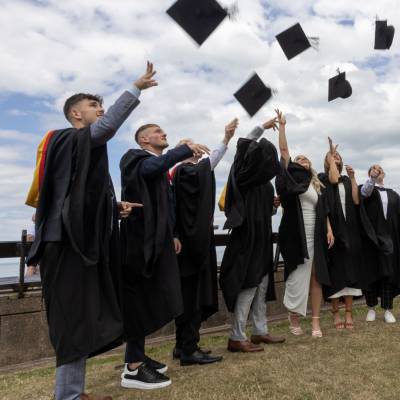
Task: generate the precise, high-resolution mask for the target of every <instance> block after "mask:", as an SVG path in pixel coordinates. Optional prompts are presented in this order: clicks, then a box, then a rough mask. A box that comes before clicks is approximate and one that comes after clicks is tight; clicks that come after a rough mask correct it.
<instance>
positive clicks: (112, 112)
mask: <svg viewBox="0 0 400 400" xmlns="http://www.w3.org/2000/svg"><path fill="white" fill-rule="evenodd" d="M155 73H156V71H153V64H152V63H150V62H147V70H146V73H145V74H144V75H143V76H142V77H140V78H139V79H138V80H137V81H136V82H135V83H134V84H133V88H132V89H131V90H130V91H125V92H124V93H122V95H121V96H120V97H119V98H118V99H117V100H116V102H115V103H114V104H113V105H112V106H111V107H110V108H109V109H108V111H107V112H106V113H105V114H104V115H103V116H102V117H100V118H98V120H97V121H96V122H94V123H93V124H91V125H90V134H91V137H92V146H93V147H97V146H102V145H104V144H106V143H107V142H108V141H109V140H110V139H111V138H112V137H113V136H114V135H115V133H116V132H117V130H118V129H119V128H120V126H121V125H122V124H123V123H124V122H125V120H126V119H127V118H128V117H129V115H130V114H131V113H132V111H133V110H134V109H135V108H136V106H137V105H138V104H139V96H140V92H141V90H145V89H147V88H150V87H152V86H157V82H156V81H155V80H154V79H153V77H154V74H155Z"/></svg>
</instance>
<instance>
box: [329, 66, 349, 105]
mask: <svg viewBox="0 0 400 400" xmlns="http://www.w3.org/2000/svg"><path fill="white" fill-rule="evenodd" d="M352 93H353V90H352V88H351V85H350V83H349V81H348V80H346V72H340V71H339V70H338V75H336V76H334V77H333V78H331V79H329V93H328V101H332V100H335V99H337V98H338V97H341V98H342V99H347V98H348V97H350V96H351V94H352Z"/></svg>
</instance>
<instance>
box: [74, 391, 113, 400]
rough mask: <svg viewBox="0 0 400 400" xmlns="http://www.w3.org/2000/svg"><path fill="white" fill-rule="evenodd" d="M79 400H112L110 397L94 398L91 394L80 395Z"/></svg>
mask: <svg viewBox="0 0 400 400" xmlns="http://www.w3.org/2000/svg"><path fill="white" fill-rule="evenodd" d="M81 400H112V397H111V396H106V397H99V396H94V395H92V394H85V393H82V394H81Z"/></svg>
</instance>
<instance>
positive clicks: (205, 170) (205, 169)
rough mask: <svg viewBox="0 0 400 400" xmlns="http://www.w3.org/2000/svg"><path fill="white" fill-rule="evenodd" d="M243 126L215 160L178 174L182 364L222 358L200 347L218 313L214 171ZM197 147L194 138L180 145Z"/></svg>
mask: <svg viewBox="0 0 400 400" xmlns="http://www.w3.org/2000/svg"><path fill="white" fill-rule="evenodd" d="M237 125H238V120H237V119H234V120H233V121H232V122H231V123H230V124H228V125H227V126H226V127H225V137H224V139H223V141H222V143H221V144H220V145H219V146H218V147H217V148H216V149H215V150H213V151H212V152H211V153H210V157H209V158H204V159H202V160H199V158H198V157H192V158H190V159H188V160H185V161H184V162H183V163H181V164H179V165H178V166H177V167H176V168H175V169H173V170H172V173H171V175H172V176H173V187H174V191H175V198H176V221H177V224H176V230H177V233H178V236H179V240H180V241H181V244H182V251H181V252H180V253H179V255H178V263H179V270H180V275H181V289H182V296H183V308H184V311H183V314H182V315H180V316H179V317H178V318H176V319H175V325H176V345H175V349H174V352H173V356H174V358H179V359H180V364H181V365H192V364H211V363H214V362H216V361H221V360H222V357H220V356H213V355H210V354H209V353H208V352H207V351H204V350H202V349H200V348H199V346H198V343H199V341H200V326H201V323H202V322H203V321H205V320H207V319H208V318H209V317H211V316H212V315H213V314H214V313H216V312H217V311H218V282H217V256H216V252H215V243H214V226H213V222H214V208H215V177H214V169H215V167H216V166H217V165H218V163H219V161H220V160H221V159H222V157H223V156H224V154H225V153H226V151H227V149H228V143H229V142H230V140H231V139H232V136H233V135H234V133H235V130H236V128H237ZM183 143H186V144H192V143H193V142H192V141H191V140H190V139H185V140H181V141H180V142H179V145H180V144H183Z"/></svg>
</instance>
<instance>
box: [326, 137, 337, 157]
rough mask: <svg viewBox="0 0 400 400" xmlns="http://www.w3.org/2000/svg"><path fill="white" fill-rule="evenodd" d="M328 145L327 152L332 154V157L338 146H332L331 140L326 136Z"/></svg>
mask: <svg viewBox="0 0 400 400" xmlns="http://www.w3.org/2000/svg"><path fill="white" fill-rule="evenodd" d="M328 143H329V152H330V153H331V154H332V156H333V155H334V154H335V153H336V150H337V148H338V146H339V145H338V144H336V145H334V144H333V142H332V139H331V138H330V137H329V136H328Z"/></svg>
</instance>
